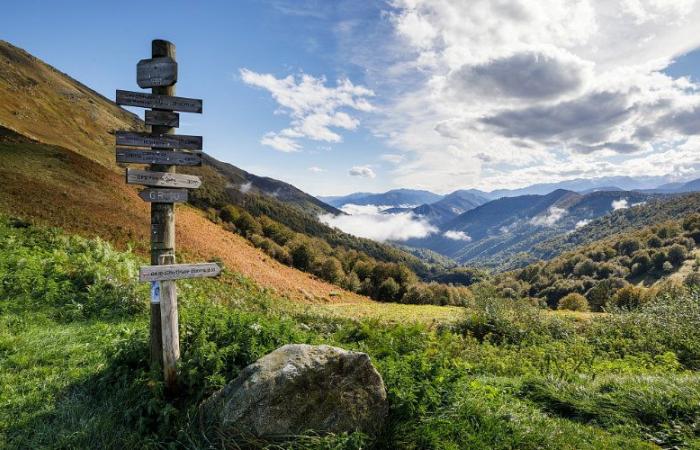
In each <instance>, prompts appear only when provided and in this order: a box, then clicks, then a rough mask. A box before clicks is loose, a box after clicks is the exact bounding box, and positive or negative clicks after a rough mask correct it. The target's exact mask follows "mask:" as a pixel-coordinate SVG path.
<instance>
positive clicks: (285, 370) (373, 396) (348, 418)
mask: <svg viewBox="0 0 700 450" xmlns="http://www.w3.org/2000/svg"><path fill="white" fill-rule="evenodd" d="M388 408H389V406H388V402H387V396H386V389H385V388H384V382H383V381H382V377H381V375H379V373H378V372H377V370H376V369H375V368H374V366H373V365H372V363H371V362H370V359H369V356H368V355H367V354H365V353H359V352H352V351H347V350H343V349H341V348H337V347H330V346H327V345H318V346H313V345H306V344H290V345H285V346H283V347H280V348H278V349H277V350H275V351H273V352H271V353H269V354H268V355H266V356H264V357H262V358H260V359H259V360H257V361H256V362H255V363H253V364H251V365H249V366H248V367H246V368H245V369H243V371H242V372H241V373H240V375H239V376H238V377H237V378H236V379H235V380H233V381H231V382H230V383H229V384H228V385H226V386H225V387H224V388H223V389H221V390H220V391H218V392H216V393H214V394H213V395H212V396H211V397H210V398H208V399H207V400H205V401H204V402H203V403H202V405H201V406H200V416H201V418H202V420H203V423H204V424H206V425H207V426H208V427H209V428H212V427H213V428H214V429H216V430H217V432H219V433H224V434H226V435H241V436H246V435H253V436H257V437H267V438H276V437H283V436H289V435H298V434H302V433H304V432H309V431H311V432H314V433H342V432H349V433H350V432H354V431H360V432H364V433H366V434H368V435H370V436H373V435H377V434H378V433H380V432H381V430H382V428H383V426H384V422H385V419H386V417H387V414H388Z"/></svg>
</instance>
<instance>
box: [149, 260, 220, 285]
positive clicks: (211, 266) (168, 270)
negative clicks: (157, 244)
mask: <svg viewBox="0 0 700 450" xmlns="http://www.w3.org/2000/svg"><path fill="white" fill-rule="evenodd" d="M220 273H221V267H219V265H218V264H216V263H202V264H166V265H162V266H143V267H141V269H140V270H139V281H164V280H179V279H182V278H206V277H215V276H217V275H219V274H220Z"/></svg>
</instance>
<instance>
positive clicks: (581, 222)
mask: <svg viewBox="0 0 700 450" xmlns="http://www.w3.org/2000/svg"><path fill="white" fill-rule="evenodd" d="M589 223H591V221H590V220H588V219H583V220H579V221H578V222H576V225H575V228H576V229H577V230H578V229H579V228H583V227H585V226H586V225H588V224H589Z"/></svg>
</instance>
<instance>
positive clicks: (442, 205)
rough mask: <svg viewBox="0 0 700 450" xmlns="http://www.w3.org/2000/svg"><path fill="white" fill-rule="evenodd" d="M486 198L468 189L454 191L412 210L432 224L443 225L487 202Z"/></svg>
mask: <svg viewBox="0 0 700 450" xmlns="http://www.w3.org/2000/svg"><path fill="white" fill-rule="evenodd" d="M487 202H488V199H486V198H485V197H483V196H481V195H478V194H475V193H473V192H470V191H466V190H461V191H454V192H452V193H450V194H448V195H446V196H444V197H443V198H442V199H440V200H438V201H437V202H434V203H429V204H423V205H421V206H418V207H416V208H413V212H414V213H415V214H418V215H420V216H423V217H425V218H426V219H427V220H428V221H429V222H430V223H432V224H433V225H437V226H440V225H443V224H445V223H447V222H449V221H450V220H452V219H454V218H455V217H457V216H459V215H460V214H463V213H465V212H467V211H469V210H471V209H474V208H476V207H478V206H481V205H483V204H484V203H487Z"/></svg>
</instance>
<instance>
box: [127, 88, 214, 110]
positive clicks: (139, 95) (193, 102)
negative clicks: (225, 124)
mask: <svg viewBox="0 0 700 450" xmlns="http://www.w3.org/2000/svg"><path fill="white" fill-rule="evenodd" d="M168 87H172V86H168ZM155 89H156V88H154V90H155ZM117 105H124V106H138V107H140V108H156V109H163V110H166V111H182V112H192V113H201V112H202V101H201V100H197V99H195V98H185V97H171V96H169V95H157V94H144V93H143V92H132V91H121V90H118V91H117Z"/></svg>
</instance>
